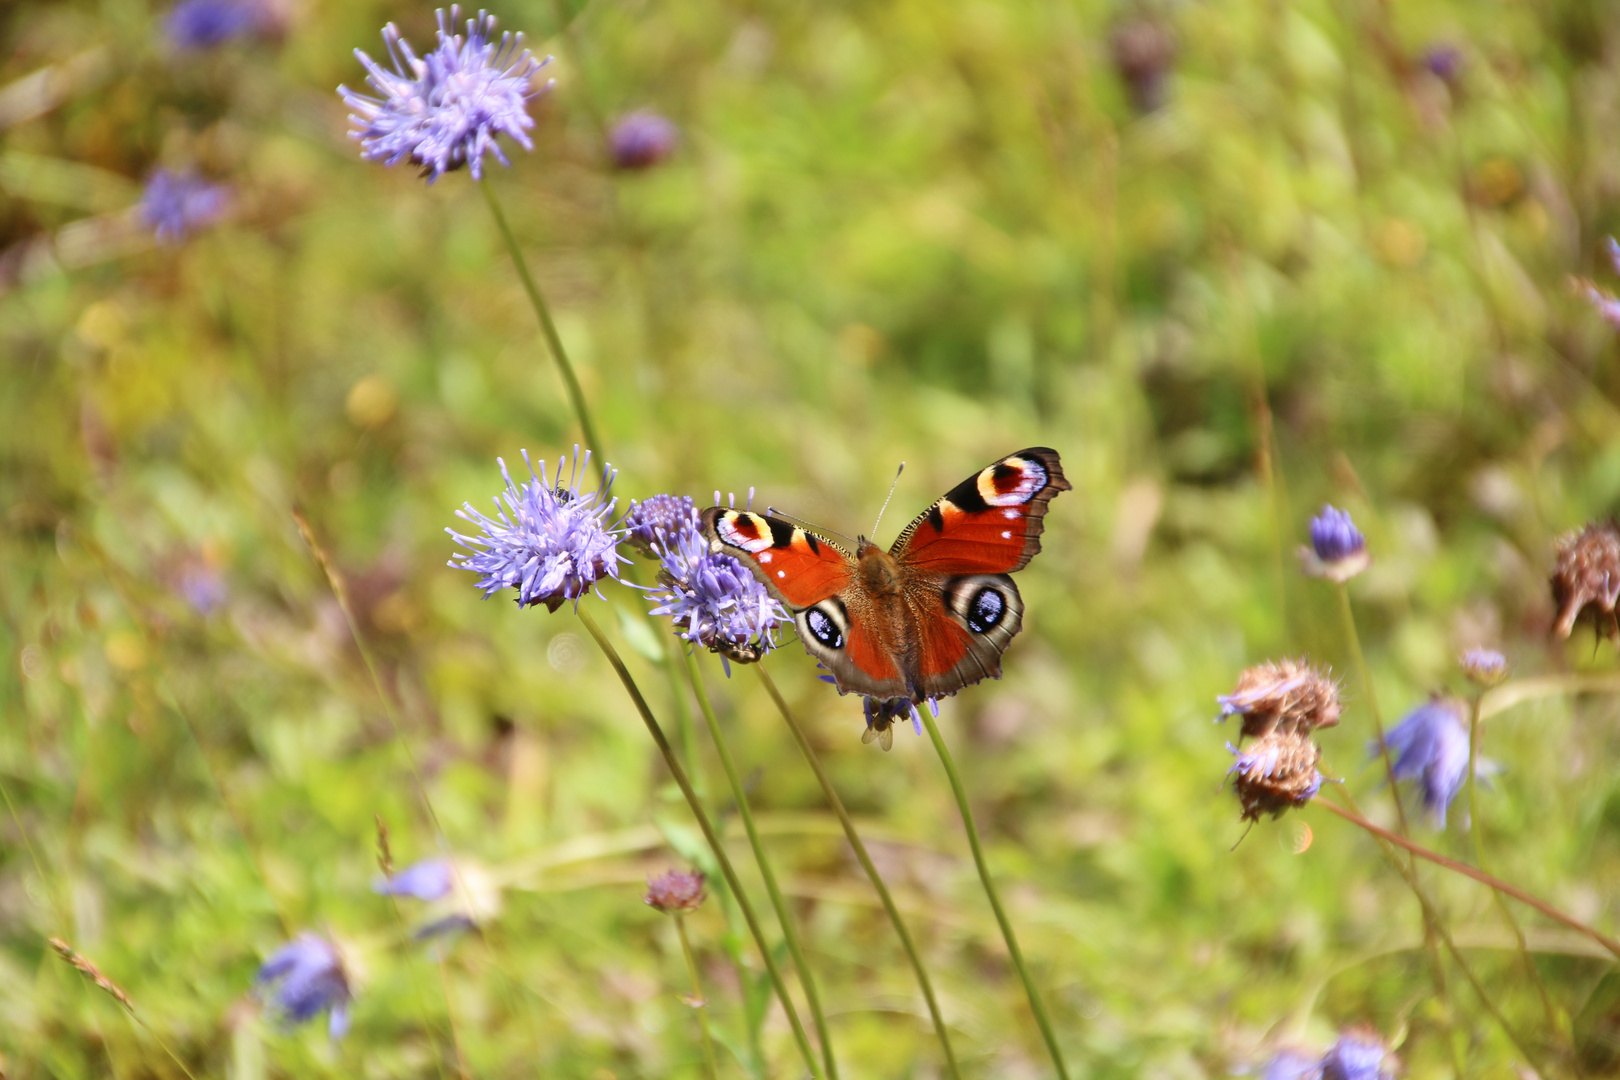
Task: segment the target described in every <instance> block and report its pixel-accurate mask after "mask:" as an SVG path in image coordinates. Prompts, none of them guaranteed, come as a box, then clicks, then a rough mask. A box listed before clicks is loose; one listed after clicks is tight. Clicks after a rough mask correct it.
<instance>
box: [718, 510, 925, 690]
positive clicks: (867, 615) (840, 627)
mask: <svg viewBox="0 0 1620 1080" xmlns="http://www.w3.org/2000/svg"><path fill="white" fill-rule="evenodd" d="M702 521H703V529H704V531H705V532H706V533H708V535H709V539H710V541H711V542H713V543H718V544H719V545H720V549H721V550H722V551H724V552H726V553H727V554H728V555H731V556H732V557H733V558H735V559H737V560H738V561H739V562H741V563H742V564H743V565H744V566H746V567H748V568H749V569H750V570H752V571H753V573H754V576H755V577H756V578H758V579H759V581H760V582H761V583H762V584H764V586H765V587H766V588H767V589H769V590H770V591H771V594H772V595H773V596H775V597H776V598H777V599H778V600H780V601H782V603H784V604H786V605H787V606H788V607H789V608H790V609H792V611H793V622H794V625H795V626H796V627H797V628H798V631H799V640H800V641H802V642H803V643H804V647H805V649H806V650H808V651H809V653H810V655H811V656H814V657H815V658H816V659H817V660H819V661H821V663H822V664H824V665H825V666H826V667H827V670H829V671H831V672H832V673H833V677H834V678H835V679H837V680H838V689H839V692H840V693H850V692H854V693H857V694H870V695H872V696H873V697H884V698H887V697H899V696H901V695H904V694H906V693H907V690H906V682H905V679H904V678H903V677H902V676H901V672H900V669H899V666H898V664H897V663H896V661H895V657H894V652H893V650H892V649H890V648H888V647H887V646H886V645H885V644H884V642H883V640H882V638H881V637H880V625H881V624H880V622H879V620H878V619H877V618H875V617H874V613H873V611H872V610H871V609H872V604H871V601H870V599H869V598H868V597H867V596H866V594H865V593H864V592H863V591H862V590H861V589H859V588H858V587H857V582H856V574H855V571H856V562H855V557H854V556H853V555H851V554H850V553H849V552H847V551H845V550H844V549H843V548H841V547H839V546H838V545H837V544H834V543H833V542H832V541H830V540H827V539H825V538H824V537H819V536H816V535H815V534H813V533H810V532H807V531H805V530H804V529H802V528H800V527H799V526H797V525H795V524H793V523H792V522H791V521H786V520H783V519H782V518H779V517H774V516H772V515H770V514H755V513H753V512H751V511H747V510H733V509H727V508H726V507H722V506H714V507H710V508H709V509H707V510H705V511H703V515H702Z"/></svg>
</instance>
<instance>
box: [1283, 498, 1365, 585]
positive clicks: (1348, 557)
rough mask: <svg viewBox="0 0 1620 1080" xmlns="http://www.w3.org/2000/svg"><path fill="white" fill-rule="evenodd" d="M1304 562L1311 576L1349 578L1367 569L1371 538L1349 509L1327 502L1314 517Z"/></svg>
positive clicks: (1302, 557)
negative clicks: (1356, 522)
mask: <svg viewBox="0 0 1620 1080" xmlns="http://www.w3.org/2000/svg"><path fill="white" fill-rule="evenodd" d="M1299 558H1300V563H1301V565H1302V566H1303V567H1304V569H1305V573H1307V574H1309V575H1310V576H1311V577H1321V578H1327V579H1328V580H1329V581H1337V582H1345V581H1349V580H1350V579H1351V578H1353V577H1355V576H1356V575H1357V574H1359V573H1361V572H1362V571H1363V570H1365V569H1367V564H1368V563H1369V562H1370V561H1371V557H1370V556H1369V555H1368V554H1367V539H1366V537H1364V536H1362V535H1361V530H1360V529H1358V528H1356V524H1355V522H1353V521H1351V520H1350V514H1349V513H1348V512H1347V511H1344V510H1339V509H1336V508H1334V507H1332V506H1326V505H1324V506H1323V507H1322V512H1321V513H1320V514H1318V515H1317V516H1316V517H1314V518H1312V519H1311V546H1310V547H1308V548H1303V547H1302V548H1300V549H1299Z"/></svg>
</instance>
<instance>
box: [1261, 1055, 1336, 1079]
mask: <svg viewBox="0 0 1620 1080" xmlns="http://www.w3.org/2000/svg"><path fill="white" fill-rule="evenodd" d="M1321 1075H1322V1062H1321V1059H1320V1058H1314V1057H1311V1056H1310V1055H1309V1054H1305V1053H1302V1052H1301V1051H1298V1050H1279V1051H1278V1052H1277V1053H1276V1054H1275V1055H1273V1056H1272V1058H1271V1060H1270V1061H1268V1062H1266V1067H1265V1069H1264V1070H1263V1071H1262V1072H1261V1073H1260V1080H1317V1077H1319V1076H1321Z"/></svg>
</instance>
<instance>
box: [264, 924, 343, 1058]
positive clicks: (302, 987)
mask: <svg viewBox="0 0 1620 1080" xmlns="http://www.w3.org/2000/svg"><path fill="white" fill-rule="evenodd" d="M254 982H255V983H256V984H258V985H259V986H260V987H261V988H264V989H268V990H269V991H270V1003H271V1005H272V1006H273V1007H274V1008H275V1010H276V1012H277V1013H279V1014H280V1015H281V1018H282V1019H283V1020H284V1021H285V1022H287V1023H288V1024H302V1023H303V1022H304V1021H306V1020H310V1019H313V1018H314V1017H315V1015H316V1014H317V1013H319V1012H321V1011H322V1010H327V1009H329V1010H331V1015H330V1016H329V1017H328V1019H327V1024H326V1029H327V1033H328V1034H329V1035H331V1037H332V1038H334V1039H341V1038H343V1036H344V1033H345V1032H347V1031H348V1030H349V1001H350V1000H351V998H352V995H351V994H350V992H349V979H348V976H347V975H346V974H344V971H343V961H342V960H341V958H339V956H338V952H337V948H336V947H335V946H334V945H333V944H332V943H331V942H330V941H328V940H327V939H326V938H324V937H321V936H320V935H319V934H308V933H305V934H300V935H298V937H297V938H295V939H293V940H292V941H291V942H288V943H287V944H286V945H283V946H282V947H281V948H280V949H278V950H276V952H275V954H274V955H273V956H271V957H270V959H268V960H266V961H265V962H264V966H263V967H261V968H260V969H259V974H258V975H257V976H255V977H254Z"/></svg>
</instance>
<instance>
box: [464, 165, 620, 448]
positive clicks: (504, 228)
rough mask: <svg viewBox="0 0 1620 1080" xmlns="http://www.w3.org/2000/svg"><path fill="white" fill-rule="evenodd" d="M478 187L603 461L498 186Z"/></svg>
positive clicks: (572, 401)
mask: <svg viewBox="0 0 1620 1080" xmlns="http://www.w3.org/2000/svg"><path fill="white" fill-rule="evenodd" d="M478 186H479V187H480V188H482V189H483V192H484V200H485V201H486V202H488V203H489V212H490V213H491V214H493V215H494V216H495V227H496V228H497V229H499V230H500V234H501V239H502V240H504V241H505V242H506V251H507V254H509V255H511V256H512V264H513V265H514V266H516V267H517V272H518V277H519V278H520V279H521V280H522V282H523V291H524V292H526V293H528V294H529V305H530V306H531V307H533V308H534V313H535V315H536V316H538V317H539V319H540V333H541V334H542V335H543V336H544V337H545V339H546V346H547V347H548V348H549V349H550V350H551V358H552V360H554V361H555V362H556V364H557V372H558V374H560V375H561V376H562V380H563V386H564V387H565V388H566V389H567V391H568V400H569V403H570V404H572V405H573V407H574V418H575V419H576V420H578V421H579V430H580V432H581V433H582V434H583V436H584V439H585V445H586V447H587V448H589V449H592V450H595V451H596V452H597V453H598V454H600V455H603V456H604V457H605V456H606V454H607V447H606V446H604V445H603V443H602V440H601V439H600V438H598V437H597V434H596V425H595V424H593V423H591V414H590V412H589V411H588V410H587V409H586V408H585V391H584V390H582V389H580V385H579V377H578V376H577V375H575V374H574V365H573V364H571V363H569V361H568V352H567V350H565V349H564V348H563V343H562V337H561V336H560V335H559V334H558V333H557V324H556V323H554V322H552V321H551V309H550V308H548V307H546V302H545V300H544V298H542V297H541V295H540V286H538V285H536V284H535V282H534V275H533V274H531V273H529V263H528V260H526V259H524V257H523V250H522V249H521V248H519V247H518V242H517V237H516V236H515V235H513V233H512V226H511V225H509V224H508V223H507V220H506V213H505V211H503V210H502V209H501V203H500V200H499V199H498V198H496V196H495V185H494V184H492V183H490V182H489V181H487V180H480V181H479V182H478Z"/></svg>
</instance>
